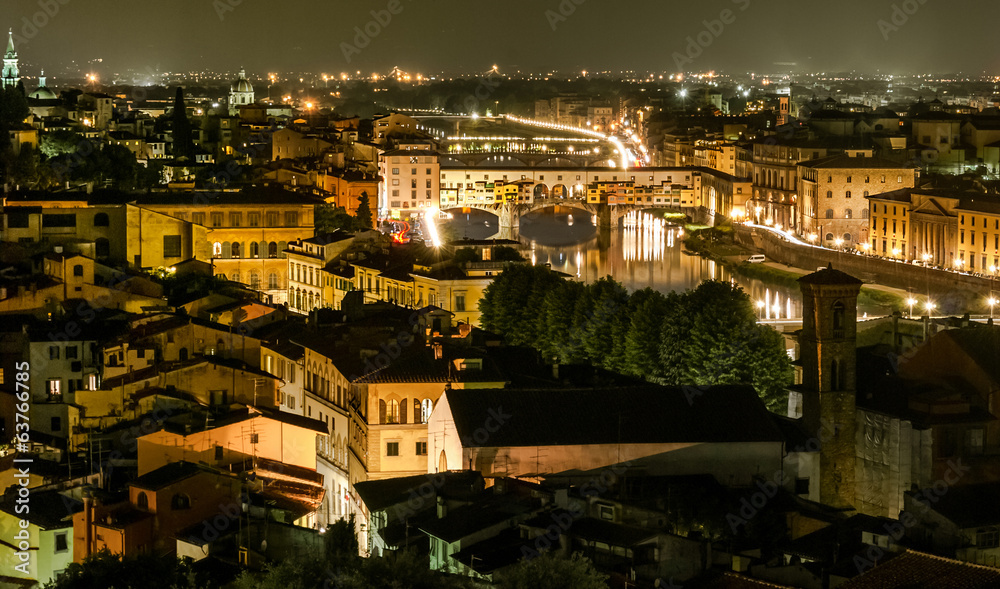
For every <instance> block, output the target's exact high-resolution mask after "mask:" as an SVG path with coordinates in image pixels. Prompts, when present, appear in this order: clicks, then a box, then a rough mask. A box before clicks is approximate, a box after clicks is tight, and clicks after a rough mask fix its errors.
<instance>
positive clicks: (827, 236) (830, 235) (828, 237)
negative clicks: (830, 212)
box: [826, 233, 833, 241]
mask: <svg viewBox="0 0 1000 589" xmlns="http://www.w3.org/2000/svg"><path fill="white" fill-rule="evenodd" d="M826 240H827V241H833V234H832V233H827V234H826Z"/></svg>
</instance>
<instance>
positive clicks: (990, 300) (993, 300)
mask: <svg viewBox="0 0 1000 589" xmlns="http://www.w3.org/2000/svg"><path fill="white" fill-rule="evenodd" d="M998 302H1000V301H997V299H996V297H994V296H993V295H990V298H988V299H986V304H987V305H989V306H990V321H992V320H993V307H995V306H996V304H997V303H998Z"/></svg>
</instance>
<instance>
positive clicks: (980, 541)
mask: <svg viewBox="0 0 1000 589" xmlns="http://www.w3.org/2000/svg"><path fill="white" fill-rule="evenodd" d="M998 546H1000V532H998V531H997V529H996V528H981V529H979V530H976V548H979V549H983V548H996V547H998Z"/></svg>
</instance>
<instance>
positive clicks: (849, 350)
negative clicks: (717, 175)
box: [799, 265, 862, 507]
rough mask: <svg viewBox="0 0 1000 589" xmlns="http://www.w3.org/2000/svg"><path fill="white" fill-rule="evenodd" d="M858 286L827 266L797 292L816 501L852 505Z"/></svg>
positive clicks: (806, 278)
mask: <svg viewBox="0 0 1000 589" xmlns="http://www.w3.org/2000/svg"><path fill="white" fill-rule="evenodd" d="M861 284H862V283H861V281H860V280H858V279H857V278H854V277H853V276H850V275H849V274H845V273H844V272H841V271H839V270H834V269H833V266H832V265H831V266H829V267H827V268H825V269H823V270H820V271H818V272H814V273H812V274H809V275H808V276H803V277H802V278H800V279H799V287H800V288H801V290H802V332H801V333H800V335H799V349H800V357H801V362H802V394H803V399H802V417H803V421H804V422H805V426H806V428H807V431H808V432H809V434H811V435H816V436H817V437H818V438H819V440H820V501H821V502H822V503H826V504H828V505H834V506H837V507H849V506H853V505H854V501H855V499H854V496H855V488H854V464H855V452H856V450H855V439H854V432H855V419H856V416H855V414H856V411H855V395H856V390H857V387H856V383H855V378H856V374H857V371H856V367H855V365H856V362H857V360H856V354H857V351H856V349H857V346H856V339H857V319H858V294H859V293H860V292H861Z"/></svg>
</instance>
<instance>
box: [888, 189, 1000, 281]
mask: <svg viewBox="0 0 1000 589" xmlns="http://www.w3.org/2000/svg"><path fill="white" fill-rule="evenodd" d="M868 200H869V202H870V205H869V207H870V216H871V230H872V240H871V245H870V250H871V251H872V252H873V253H875V254H878V255H885V256H888V257H898V258H901V259H906V260H915V261H918V262H921V263H925V264H928V265H932V266H940V267H945V268H954V269H956V270H966V271H970V272H980V273H995V272H996V270H997V267H998V266H1000V198H997V197H996V195H991V194H988V193H985V192H979V191H974V190H969V191H963V190H949V189H934V188H921V189H910V190H898V191H895V192H891V193H886V194H881V195H878V196H872V197H869V199H868Z"/></svg>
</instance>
